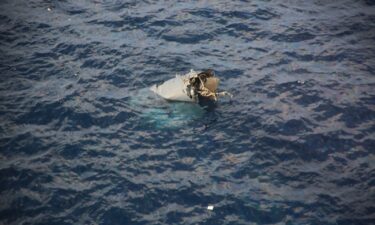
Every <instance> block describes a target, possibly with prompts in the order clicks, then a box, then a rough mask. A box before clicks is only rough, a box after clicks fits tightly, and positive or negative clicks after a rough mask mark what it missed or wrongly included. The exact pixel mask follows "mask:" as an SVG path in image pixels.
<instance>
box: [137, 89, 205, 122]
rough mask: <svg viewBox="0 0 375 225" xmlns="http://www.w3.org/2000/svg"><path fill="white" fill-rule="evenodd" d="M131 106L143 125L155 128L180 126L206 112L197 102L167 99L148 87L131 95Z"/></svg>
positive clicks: (200, 116)
mask: <svg viewBox="0 0 375 225" xmlns="http://www.w3.org/2000/svg"><path fill="white" fill-rule="evenodd" d="M130 107H131V109H133V110H134V111H135V112H136V113H137V115H138V116H139V117H140V118H141V120H140V121H142V124H143V125H151V126H153V127H155V128H179V127H182V126H184V125H187V124H189V123H191V122H193V121H195V120H197V119H199V118H202V117H203V115H204V113H205V110H204V109H203V108H202V107H200V106H199V105H198V104H196V103H190V102H174V101H167V100H165V99H162V98H160V97H159V96H157V95H156V94H155V93H153V92H152V91H150V90H149V89H148V88H144V89H141V90H139V91H137V93H136V94H135V95H133V97H131V99H130Z"/></svg>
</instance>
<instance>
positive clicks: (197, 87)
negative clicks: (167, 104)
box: [150, 69, 232, 102]
mask: <svg viewBox="0 0 375 225" xmlns="http://www.w3.org/2000/svg"><path fill="white" fill-rule="evenodd" d="M219 81H220V80H219V78H217V77H215V74H214V71H213V70H211V69H208V70H205V71H202V72H196V71H194V70H190V72H189V73H187V74H185V75H183V76H181V75H176V77H175V78H172V79H170V80H167V81H165V82H164V83H162V84H159V85H154V86H152V87H151V88H150V89H151V90H152V91H153V92H155V93H156V94H158V95H159V96H161V97H162V98H164V99H167V100H171V101H182V102H199V101H201V100H211V101H217V98H218V97H219V96H225V95H228V96H230V97H232V95H231V94H230V93H228V92H226V91H223V92H217V88H218V86H219Z"/></svg>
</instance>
